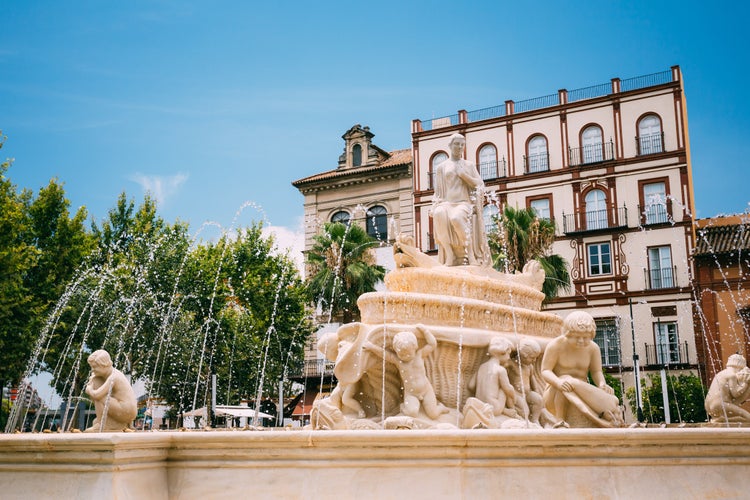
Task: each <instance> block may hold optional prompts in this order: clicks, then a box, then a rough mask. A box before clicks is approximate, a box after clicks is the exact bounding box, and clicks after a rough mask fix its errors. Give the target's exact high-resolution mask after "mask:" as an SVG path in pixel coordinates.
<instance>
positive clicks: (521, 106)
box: [412, 66, 698, 387]
mask: <svg viewBox="0 0 750 500" xmlns="http://www.w3.org/2000/svg"><path fill="white" fill-rule="evenodd" d="M456 132H459V133H461V134H463V135H464V136H465V137H466V151H465V155H466V158H467V159H468V160H471V161H473V162H475V163H476V165H477V169H478V170H479V172H480V174H481V176H482V177H483V179H484V181H485V185H486V187H487V190H488V191H489V196H488V198H487V199H486V200H485V206H484V209H483V216H484V221H485V225H486V226H487V228H488V229H491V226H492V225H493V217H492V216H493V215H495V214H497V213H498V212H499V211H500V210H501V209H502V207H503V206H505V205H506V204H509V205H511V206H514V207H531V208H534V209H535V210H536V212H537V214H538V215H539V216H540V217H545V218H549V219H553V220H554V221H555V223H556V225H557V236H556V241H555V243H554V245H553V249H552V251H553V253H557V254H559V255H561V256H563V257H564V258H565V259H566V260H567V262H568V263H569V264H570V274H571V278H572V283H571V285H572V287H571V290H570V292H569V293H568V294H563V295H562V296H560V297H558V298H557V299H555V300H554V301H552V302H551V303H549V304H547V306H546V310H547V311H550V312H557V313H558V314H560V315H561V316H563V317H564V316H566V315H567V314H568V313H569V312H571V311H573V310H574V309H580V308H585V309H586V310H587V311H588V312H590V313H591V314H592V315H593V316H594V317H595V318H596V322H597V336H596V341H597V343H598V344H599V345H600V347H601V351H602V361H603V364H604V366H605V367H606V368H607V370H608V371H609V372H610V373H611V374H612V375H615V376H616V377H618V378H620V380H622V381H623V384H624V386H626V387H627V386H633V385H634V377H633V373H634V371H635V370H634V366H635V365H638V364H639V365H640V367H641V368H642V369H645V370H656V369H661V368H663V367H667V368H668V369H677V370H683V369H692V368H696V367H697V363H698V357H697V354H696V342H695V332H694V328H693V321H692V295H691V286H690V280H689V276H690V273H689V257H690V249H691V248H692V247H693V244H694V237H693V228H692V223H693V220H692V215H691V214H692V213H693V212H694V210H693V207H694V202H693V185H692V179H691V167H690V148H689V139H688V129H687V110H686V104H685V94H684V88H683V82H682V75H681V72H680V68H679V67H678V66H675V67H672V68H671V69H670V70H667V71H664V72H661V73H655V74H651V75H646V76H641V77H636V78H629V79H624V80H621V79H619V78H614V79H612V80H611V81H609V82H607V83H603V84H600V85H594V86H591V87H587V88H583V89H577V90H571V91H568V90H565V89H563V90H559V91H557V92H556V93H554V94H551V95H547V96H543V97H538V98H535V99H529V100H525V101H519V102H514V101H511V100H509V101H505V103H504V104H502V105H500V106H496V107H492V108H486V109H480V110H477V111H465V110H461V111H458V112H457V113H456V114H454V115H450V116H446V117H442V118H437V119H430V120H414V121H413V122H412V143H413V154H414V233H415V236H416V239H417V244H418V245H419V246H421V248H422V250H423V251H427V252H435V251H436V249H435V241H434V238H433V230H432V221H431V218H430V217H429V215H428V212H429V210H430V208H431V204H432V198H433V195H434V191H433V178H432V173H433V171H434V168H435V166H436V165H438V164H439V163H440V162H441V161H442V160H443V159H445V158H446V157H447V154H448V150H447V147H448V138H449V137H450V135H451V134H454V133H456ZM631 311H632V312H631ZM631 318H632V321H631ZM635 359H637V360H638V362H637V363H636V362H635V361H634V360H635Z"/></svg>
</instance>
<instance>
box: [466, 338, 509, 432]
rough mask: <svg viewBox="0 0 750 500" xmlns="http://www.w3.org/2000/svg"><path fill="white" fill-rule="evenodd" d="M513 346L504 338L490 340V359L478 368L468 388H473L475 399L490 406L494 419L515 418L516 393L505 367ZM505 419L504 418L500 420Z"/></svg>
mask: <svg viewBox="0 0 750 500" xmlns="http://www.w3.org/2000/svg"><path fill="white" fill-rule="evenodd" d="M512 348H513V346H512V344H511V343H510V341H508V340H507V339H505V338H504V337H501V336H496V337H493V338H492V340H490V344H489V346H488V347H487V352H488V354H489V356H490V359H489V360H487V361H485V362H484V363H482V364H481V366H480V367H479V370H477V372H476V374H475V375H474V377H473V378H472V380H471V382H470V384H469V387H470V388H475V390H476V393H475V397H476V398H477V399H478V400H480V401H483V402H485V403H487V404H489V405H490V406H492V413H493V415H494V416H495V417H501V420H504V419H505V418H516V417H518V414H517V413H516V410H515V401H516V391H515V389H514V388H513V385H512V384H511V383H510V378H509V377H508V369H507V366H508V364H509V363H510V353H511V350H512ZM502 417H505V418H502Z"/></svg>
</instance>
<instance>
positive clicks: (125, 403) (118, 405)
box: [85, 349, 138, 432]
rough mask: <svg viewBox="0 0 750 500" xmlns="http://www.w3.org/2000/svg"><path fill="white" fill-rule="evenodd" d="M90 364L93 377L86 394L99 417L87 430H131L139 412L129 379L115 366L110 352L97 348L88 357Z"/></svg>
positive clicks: (90, 378) (90, 379) (87, 386)
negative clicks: (92, 402)
mask: <svg viewBox="0 0 750 500" xmlns="http://www.w3.org/2000/svg"><path fill="white" fill-rule="evenodd" d="M88 363H89V366H91V376H90V377H89V381H88V383H87V384H86V394H88V395H89V396H90V397H91V399H92V400H93V401H94V409H95V411H96V419H95V420H94V423H93V424H92V425H91V427H89V428H88V429H86V431H85V432H103V431H122V430H126V429H130V426H131V424H132V422H133V419H135V416H136V413H137V412H138V407H137V402H136V398H135V393H134V392H133V388H132V387H130V382H128V379H126V378H125V375H123V374H122V372H121V371H120V370H118V369H116V368H114V367H113V366H112V358H110V357H109V353H108V352H107V351H104V350H101V349H100V350H98V351H94V352H93V353H91V355H90V356H89V357H88Z"/></svg>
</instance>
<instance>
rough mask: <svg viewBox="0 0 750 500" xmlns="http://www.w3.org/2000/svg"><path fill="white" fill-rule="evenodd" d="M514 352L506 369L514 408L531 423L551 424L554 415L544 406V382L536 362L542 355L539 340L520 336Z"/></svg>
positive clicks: (553, 420) (553, 421)
mask: <svg viewBox="0 0 750 500" xmlns="http://www.w3.org/2000/svg"><path fill="white" fill-rule="evenodd" d="M514 354H515V356H514V359H513V360H512V361H511V363H509V364H508V371H509V375H510V379H511V382H512V384H513V388H514V389H515V390H516V401H515V405H516V410H517V411H518V413H519V414H520V415H521V416H523V417H524V418H527V419H528V420H529V422H531V423H534V424H540V425H542V426H551V425H553V424H554V423H555V417H554V415H552V413H550V412H549V411H548V410H547V409H546V408H545V407H544V400H543V398H542V394H543V393H544V388H545V386H546V383H545V382H544V379H542V375H541V372H540V370H539V367H538V363H537V362H538V361H539V360H540V359H541V355H542V348H541V346H540V345H539V342H537V341H536V340H534V339H530V338H522V339H521V340H520V341H519V343H518V349H517V350H516V351H515V353H514Z"/></svg>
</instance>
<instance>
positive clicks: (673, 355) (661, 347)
mask: <svg viewBox="0 0 750 500" xmlns="http://www.w3.org/2000/svg"><path fill="white" fill-rule="evenodd" d="M654 340H655V343H656V362H657V363H658V364H660V365H668V364H670V363H679V362H680V337H679V335H678V334H677V323H675V322H674V321H668V322H662V321H658V322H656V323H654Z"/></svg>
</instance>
